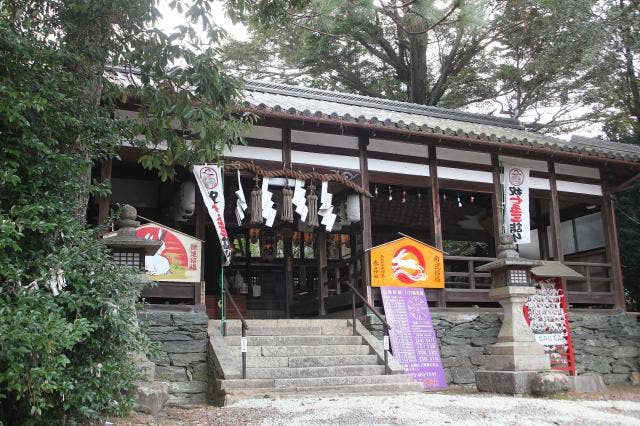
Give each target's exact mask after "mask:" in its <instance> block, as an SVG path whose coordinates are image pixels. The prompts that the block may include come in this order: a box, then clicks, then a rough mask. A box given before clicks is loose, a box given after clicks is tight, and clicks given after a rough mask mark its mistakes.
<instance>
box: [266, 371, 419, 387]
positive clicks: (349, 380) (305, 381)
mask: <svg viewBox="0 0 640 426" xmlns="http://www.w3.org/2000/svg"><path fill="white" fill-rule="evenodd" d="M383 371H384V369H383ZM391 383H395V384H398V383H414V382H413V380H411V377H409V376H406V375H404V374H391V375H384V374H382V375H374V376H342V377H331V376H330V377H305V378H295V379H291V378H290V379H275V380H274V386H275V387H276V388H314V387H322V386H349V385H371V384H391ZM420 386H421V385H420Z"/></svg>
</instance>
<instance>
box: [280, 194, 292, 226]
mask: <svg viewBox="0 0 640 426" xmlns="http://www.w3.org/2000/svg"><path fill="white" fill-rule="evenodd" d="M292 200H293V191H292V190H290V189H289V188H286V187H285V188H284V189H283V190H282V212H281V213H280V220H281V221H283V222H289V223H293V201H292Z"/></svg>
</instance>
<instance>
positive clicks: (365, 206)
mask: <svg viewBox="0 0 640 426" xmlns="http://www.w3.org/2000/svg"><path fill="white" fill-rule="evenodd" d="M368 145H369V133H364V132H363V133H361V134H360V135H359V136H358V148H359V150H360V185H361V186H362V187H363V188H365V189H369V161H368V156H367V146H368ZM360 224H361V226H362V250H363V254H362V295H363V296H364V297H365V298H366V299H367V302H369V303H370V304H371V306H373V292H372V291H371V274H370V271H371V261H370V258H369V249H371V246H372V238H371V200H370V199H369V198H368V197H366V196H364V195H361V196H360ZM354 254H355V253H354Z"/></svg>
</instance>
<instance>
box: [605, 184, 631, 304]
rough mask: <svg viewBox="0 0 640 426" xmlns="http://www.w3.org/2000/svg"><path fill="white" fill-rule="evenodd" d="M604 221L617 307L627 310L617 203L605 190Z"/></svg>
mask: <svg viewBox="0 0 640 426" xmlns="http://www.w3.org/2000/svg"><path fill="white" fill-rule="evenodd" d="M602 215H603V217H602V219H603V223H604V228H605V229H604V235H605V241H606V249H607V261H608V262H609V263H610V264H611V269H612V272H613V288H612V289H611V290H612V291H613V294H614V300H615V307H616V308H618V309H624V308H625V300H624V282H623V280H622V263H621V261H620V246H619V245H618V228H617V225H616V212H615V201H614V200H613V195H612V194H611V193H610V192H609V191H608V190H607V189H605V188H603V199H602Z"/></svg>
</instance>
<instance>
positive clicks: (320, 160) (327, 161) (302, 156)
mask: <svg viewBox="0 0 640 426" xmlns="http://www.w3.org/2000/svg"><path fill="white" fill-rule="evenodd" d="M291 162H292V163H298V164H315V165H318V166H323V167H336V168H339V169H349V170H360V160H359V159H358V157H347V156H345V155H333V154H318V153H316V152H304V151H291Z"/></svg>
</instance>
